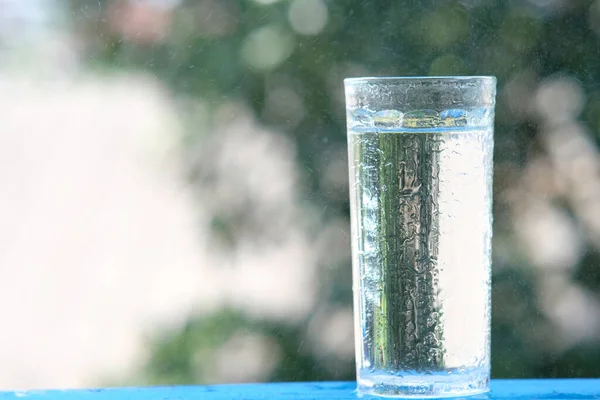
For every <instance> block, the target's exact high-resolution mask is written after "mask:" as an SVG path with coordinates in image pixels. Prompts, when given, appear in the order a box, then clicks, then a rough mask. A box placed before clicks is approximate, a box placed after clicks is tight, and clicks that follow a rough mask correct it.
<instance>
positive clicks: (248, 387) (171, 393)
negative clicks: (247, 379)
mask: <svg viewBox="0 0 600 400" xmlns="http://www.w3.org/2000/svg"><path fill="white" fill-rule="evenodd" d="M355 387H356V383H355V382H303V383H270V384H245V385H215V386H174V387H139V388H115V389H94V390H47V391H24V392H0V400H9V399H10V400H17V399H19V400H42V399H43V400H116V399H130V400H267V399H269V400H275V399H283V400H292V399H300V400H309V399H311V400H348V399H357V395H356V392H355ZM468 399H471V400H484V399H486V400H487V399H490V400H492V399H493V400H496V399H513V400H514V399H518V400H524V399H578V400H582V399H600V379H551V380H494V381H492V384H491V392H490V393H488V394H485V395H479V396H471V397H468Z"/></svg>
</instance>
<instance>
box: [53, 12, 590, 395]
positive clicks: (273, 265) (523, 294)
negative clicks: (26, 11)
mask: <svg viewBox="0 0 600 400" xmlns="http://www.w3.org/2000/svg"><path fill="white" fill-rule="evenodd" d="M62 10H63V11H64V12H61V13H60V17H59V18H58V19H57V20H60V21H62V22H61V24H62V25H63V26H67V27H68V30H69V32H71V34H72V35H73V37H74V38H76V40H75V41H74V43H75V44H74V45H73V46H74V48H76V49H77V54H78V57H79V58H80V60H81V62H82V65H84V66H85V68H86V69H87V70H88V71H93V73H96V74H101V75H102V74H111V73H120V72H127V73H141V74H145V75H144V76H150V77H151V78H150V79H151V80H152V81H153V82H157V84H158V85H162V86H161V87H164V88H165V91H166V93H167V97H168V98H170V99H171V102H172V104H174V107H176V110H177V115H178V118H179V119H180V121H181V123H182V124H183V126H184V127H185V129H184V134H182V135H181V137H179V138H178V139H177V143H178V148H179V150H178V154H179V157H180V160H181V162H182V163H183V165H184V170H185V175H186V182H187V185H189V187H190V188H192V190H193V191H194V193H196V196H195V198H194V199H195V200H194V202H195V203H194V204H195V207H197V208H198V209H199V210H203V212H205V213H207V214H208V215H210V218H209V222H208V227H209V229H210V230H209V232H210V235H209V247H210V248H211V249H212V251H214V252H215V253H216V254H219V255H220V257H221V260H228V261H227V262H224V263H223V264H222V265H220V266H217V267H216V268H222V269H225V270H227V269H233V270H232V271H231V273H232V274H233V275H235V274H236V270H235V268H236V262H235V260H237V259H238V257H240V254H253V255H254V259H253V260H254V261H253V262H254V264H253V265H255V266H256V268H255V269H252V268H250V269H246V270H245V272H244V274H245V275H243V276H244V277H245V278H243V279H241V282H240V280H239V279H238V280H237V281H236V283H233V282H232V283H231V284H229V283H228V282H224V283H223V282H222V284H223V285H224V286H222V287H225V288H226V289H222V290H223V291H224V293H227V294H226V295H225V296H230V297H235V296H236V293H237V294H238V297H239V298H240V299H241V300H239V301H224V302H221V303H219V305H218V306H215V307H211V308H210V309H209V310H208V311H206V310H203V311H201V312H200V311H198V312H196V313H191V314H190V315H188V316H187V318H186V321H185V322H182V323H181V324H178V325H174V326H171V327H163V326H161V325H159V324H158V325H156V326H154V327H153V328H151V329H147V336H146V339H145V343H146V346H147V352H146V357H145V358H144V361H143V362H142V365H140V366H139V367H137V368H136V372H135V373H133V374H131V376H127V377H124V376H118V377H115V376H109V377H107V378H106V379H103V380H102V379H101V380H100V381H99V382H100V383H102V384H110V385H113V384H114V385H121V384H188V383H217V382H240V381H242V382H243V381H291V380H347V379H348V380H349V379H353V378H354V359H353V336H352V321H351V317H352V315H351V298H352V290H351V266H350V254H349V252H350V246H349V237H348V235H349V220H348V218H349V204H348V187H347V166H346V163H347V159H346V137H345V110H344V97H343V79H344V78H346V77H353V76H376V75H380V76H381V75H388V76H393V75H395V76H409V75H494V76H496V77H497V78H498V99H497V110H496V126H495V140H496V147H495V175H494V215H495V218H494V221H495V222H494V247H493V321H492V375H493V377H494V378H507V377H516V378H524V377H528V378H532V377H594V376H595V377H597V376H600V363H599V362H598V360H600V297H599V296H600V253H599V252H598V249H599V246H600V157H599V153H598V145H599V143H600V142H599V139H600V1H589V0H548V1H539V0H529V1H525V0H518V1H517V0H515V1H511V0H496V1H494V0H463V1H459V0H393V1H391V0H362V1H349V0H336V1H330V0H180V1H167V0H162V1H160V0H153V1H142V0H138V1H133V0H132V1H127V0H101V1H98V0H71V1H70V3H69V5H68V7H65V8H64V9H62ZM273 248H281V249H283V250H281V251H279V252H277V255H276V256H268V257H266V256H265V257H262V255H263V254H266V253H267V252H268V249H273ZM267 264H269V265H270V267H266V265H267ZM286 277H287V278H286ZM284 278H286V279H284ZM206 279H210V278H208V277H207V278H206ZM246 279H247V280H246ZM257 282H258V283H257ZM244 284H247V285H250V286H252V285H258V287H259V289H257V292H259V295H257V296H258V297H260V299H259V300H260V301H259V303H260V304H262V305H263V306H257V307H254V306H253V304H254V303H253V301H251V300H248V301H245V300H244V293H245V289H244ZM295 284H296V285H295ZM236 285H237V286H236ZM294 285H295V286H296V288H297V290H294V289H293V288H294ZM281 292H284V293H283V294H282V293H281ZM286 294H287V295H288V297H291V299H288V300H285V301H283V300H281V299H284V298H285V299H287V297H285V295H286ZM255 297H256V296H255ZM261 307H262V308H261ZM465 335H468V329H467V330H466V331H465Z"/></svg>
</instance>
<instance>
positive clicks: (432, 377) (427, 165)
mask: <svg viewBox="0 0 600 400" xmlns="http://www.w3.org/2000/svg"><path fill="white" fill-rule="evenodd" d="M345 88H346V107H347V122H348V151H349V166H350V202H351V221H352V256H353V260H352V262H353V280H354V313H355V337H356V367H357V380H358V390H359V393H360V394H373V395H382V396H397V397H413V396H414V397H449V396H464V395H470V394H477V393H482V392H486V391H487V390H488V385H489V378H490V283H491V282H490V281H491V269H490V262H491V237H492V163H493V120H494V105H495V94H496V93H495V92H496V79H495V78H494V77H427V78H356V79H346V80H345Z"/></svg>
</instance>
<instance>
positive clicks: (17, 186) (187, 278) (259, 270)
mask: <svg viewBox="0 0 600 400" xmlns="http://www.w3.org/2000/svg"><path fill="white" fill-rule="evenodd" d="M57 4H58V3H54V2H52V1H44V0H38V1H26V0H20V1H19V0H13V1H9V0H0V26H2V27H3V29H0V30H1V31H2V33H1V36H2V39H1V40H2V41H3V43H4V44H5V46H3V47H0V55H2V56H4V57H3V58H2V62H1V63H0V110H1V111H0V115H1V118H0V166H1V167H0V187H2V188H3V190H2V196H0V222H1V223H0V315H1V316H2V329H0V390H2V389H5V390H14V389H32V388H56V387H59V388H76V387H89V386H97V385H98V384H101V382H102V379H105V378H108V379H114V378H117V379H118V378H121V377H124V376H130V374H133V373H134V372H135V370H136V369H137V368H139V366H140V363H141V362H143V360H144V359H145V357H146V355H147V354H146V352H147V349H146V348H145V346H144V342H143V340H144V339H145V338H146V337H147V335H148V334H152V333H153V332H157V331H162V330H164V329H168V328H169V327H176V326H177V325H178V324H180V323H182V322H183V321H184V320H185V318H186V317H188V316H190V315H192V314H198V313H203V312H207V311H210V310H213V309H215V308H216V307H217V306H222V305H229V306H232V307H235V308H238V309H243V310H244V311H245V312H246V313H248V314H250V315H255V316H262V317H267V318H274V319H280V320H281V319H283V320H292V321H293V320H295V319H297V318H301V317H303V316H306V315H307V314H308V313H309V312H311V311H312V310H313V309H314V307H315V301H316V293H315V290H316V287H315V270H316V260H315V254H328V253H329V252H330V250H329V249H330V248H331V247H330V245H331V246H337V247H338V248H339V247H340V246H344V247H347V246H346V242H345V241H344V240H345V237H344V236H343V231H342V230H341V228H336V229H334V230H335V232H334V233H333V234H329V233H328V232H324V235H325V236H326V237H318V238H314V237H311V235H310V234H309V231H308V228H307V227H308V226H309V225H310V222H306V223H305V224H304V225H301V224H293V223H291V222H290V221H291V219H294V218H297V217H298V216H299V213H300V208H299V205H298V204H297V202H295V201H294V199H295V197H296V196H297V193H296V191H297V190H299V182H298V180H297V173H296V171H295V168H296V166H295V163H294V161H293V159H294V157H293V152H294V148H293V146H292V145H291V144H290V143H286V142H282V141H281V138H282V136H281V135H279V134H276V133H273V132H269V131H267V130H264V129H263V128H261V127H259V126H258V125H257V124H256V123H255V122H254V121H253V118H252V117H251V114H250V113H248V112H246V111H245V110H244V108H243V107H240V106H238V105H235V104H233V105H231V106H226V107H224V108H223V110H221V111H219V112H218V113H217V114H219V113H221V114H222V118H221V120H222V121H223V122H222V124H221V126H220V127H219V130H220V131H219V134H218V135H216V137H217V138H218V139H216V141H215V143H214V146H215V147H214V151H211V153H213V157H214V160H213V161H214V166H215V169H216V170H217V172H218V174H219V175H220V179H219V180H218V181H217V182H218V184H217V186H216V187H211V188H207V190H211V191H213V190H214V191H216V192H214V193H213V192H211V194H212V195H211V196H206V193H203V192H202V191H201V190H200V192H199V191H198V190H197V189H194V190H192V188H191V186H190V185H189V183H187V181H186V179H185V174H186V171H185V169H184V167H183V165H182V164H183V163H182V162H181V161H182V151H181V150H182V149H181V148H180V142H181V140H182V138H183V135H184V131H185V130H184V127H183V123H182V120H181V118H180V115H179V113H178V109H177V107H176V105H175V104H176V103H177V101H176V100H177V99H173V98H172V97H171V95H170V94H168V93H167V91H166V89H165V88H164V87H162V86H161V85H160V84H159V83H157V82H156V80H154V79H152V78H151V77H149V76H145V75H143V74H131V73H130V74H124V73H123V74H102V73H96V74H93V73H90V72H89V71H88V72H86V71H84V70H83V68H82V67H81V65H80V62H79V61H78V56H79V55H78V53H77V44H76V41H75V40H74V39H73V37H71V36H69V34H68V32H66V31H61V30H57V29H54V27H52V26H51V25H52V24H51V23H50V22H49V21H51V19H50V18H48V19H47V18H45V17H44V18H41V17H40V18H38V17H36V16H40V15H41V16H44V15H47V14H44V12H45V11H46V12H47V11H49V10H50V9H52V7H56V6H57ZM123 4H124V3H123ZM144 15H146V14H144V13H142V14H141V16H140V18H142V17H143V16H144ZM142 20H144V19H143V18H142ZM8 22H11V23H12V25H10V26H9V24H8ZM36 32H37V33H36ZM25 33H27V35H26V34H25ZM179 100H180V99H179ZM217 117H218V115H217ZM201 153H202V152H201ZM204 153H205V154H206V153H207V152H206V151H205V152H204ZM342 173H344V174H345V171H342ZM214 194H216V196H214ZM241 196H248V197H250V198H251V200H252V202H253V203H254V204H256V207H254V213H255V214H256V215H255V216H254V217H255V219H256V220H257V221H259V222H260V223H261V224H265V223H267V224H268V221H276V223H275V224H274V226H272V228H271V229H273V232H274V233H275V234H276V235H277V240H275V241H272V242H266V243H254V244H249V245H242V246H240V248H239V249H238V251H236V252H227V251H224V250H223V249H221V248H214V247H212V246H210V245H209V243H208V239H209V238H208V235H209V230H210V227H209V222H210V217H211V215H210V213H211V212H213V211H215V210H218V208H219V207H233V208H235V207H238V206H240V204H238V200H239V199H240V198H241ZM211 198H212V199H214V198H217V199H219V201H218V202H217V204H210V203H209V202H208V199H211ZM199 199H200V200H201V201H198V200H199ZM204 200H206V201H207V203H206V204H205V207H200V206H199V204H202V201H204ZM274 216H275V217H274ZM309 219H310V218H309ZM265 221H267V222H265ZM342 225H343V226H345V225H347V224H342ZM248 235H249V238H250V237H251V236H252V232H251V231H249V232H248ZM327 235H328V236H327ZM340 237H342V242H343V243H342V244H341V245H340V244H339V242H340ZM249 242H250V241H249ZM316 243H320V244H319V246H320V247H319V246H317V245H316ZM329 257H331V255H329ZM319 315H321V318H320V319H318V318H317V319H316V320H315V322H314V327H313V330H314V331H315V332H323V330H327V329H329V332H330V334H325V335H323V334H320V335H314V342H315V343H314V344H313V345H314V346H321V347H323V346H324V350H323V354H327V351H328V350H327V349H330V350H329V351H332V352H334V353H336V354H344V355H345V356H346V357H351V356H352V353H353V348H352V335H351V332H352V317H351V313H350V310H348V309H341V310H322V312H321V313H320V314H319ZM327 315H333V316H334V318H331V319H330V318H327ZM329 326H331V327H330V328H328V327H329ZM340 329H343V330H345V331H346V332H350V335H345V336H344V337H343V341H344V343H341V344H340V339H339V330H340ZM246 336H248V335H246ZM246 336H244V335H242V336H236V337H234V338H232V340H231V341H230V342H228V344H227V345H226V346H225V347H224V348H223V349H221V350H220V351H219V352H218V353H217V359H216V360H215V368H214V372H213V374H212V375H214V376H211V377H210V378H211V379H212V380H214V381H228V380H234V381H248V380H255V379H262V378H264V377H265V376H267V375H268V374H269V372H270V371H271V369H272V368H273V365H271V364H269V363H268V362H267V360H269V359H271V360H274V359H276V358H273V355H274V354H276V353H277V349H276V348H273V346H272V344H270V343H269V342H268V340H267V339H266V338H263V337H260V336H248V337H246ZM327 341H329V342H331V343H333V344H331V345H329V344H328V343H329V342H327ZM236 355H237V356H236ZM232 364H235V366H236V368H227V367H226V366H231V365H232ZM259 366H260V368H259Z"/></svg>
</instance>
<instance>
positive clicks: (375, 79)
mask: <svg viewBox="0 0 600 400" xmlns="http://www.w3.org/2000/svg"><path fill="white" fill-rule="evenodd" d="M431 80H437V81H479V82H490V83H495V82H496V77H495V76H493V75H472V76H468V75H463V76H460V75H458V76H364V77H354V78H345V79H344V84H345V85H347V84H358V83H393V82H403V81H431Z"/></svg>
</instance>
